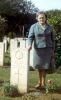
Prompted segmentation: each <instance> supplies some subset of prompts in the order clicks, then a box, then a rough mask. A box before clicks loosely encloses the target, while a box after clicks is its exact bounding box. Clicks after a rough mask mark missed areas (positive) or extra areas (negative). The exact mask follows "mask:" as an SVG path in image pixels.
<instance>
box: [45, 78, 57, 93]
mask: <svg viewBox="0 0 61 100" xmlns="http://www.w3.org/2000/svg"><path fill="white" fill-rule="evenodd" d="M56 89H57V84H56V82H55V81H53V80H52V79H49V80H47V84H46V93H49V92H54V91H55V90H56Z"/></svg>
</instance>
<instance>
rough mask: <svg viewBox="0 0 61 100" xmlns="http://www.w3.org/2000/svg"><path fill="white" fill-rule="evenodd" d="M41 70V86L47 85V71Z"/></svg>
mask: <svg viewBox="0 0 61 100" xmlns="http://www.w3.org/2000/svg"><path fill="white" fill-rule="evenodd" d="M38 72H39V80H40V86H41V87H44V86H45V78H46V71H45V70H44V69H40V70H38Z"/></svg>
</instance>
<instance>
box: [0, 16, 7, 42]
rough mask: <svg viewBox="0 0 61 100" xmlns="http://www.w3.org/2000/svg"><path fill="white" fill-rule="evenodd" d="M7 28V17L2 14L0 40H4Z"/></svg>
mask: <svg viewBox="0 0 61 100" xmlns="http://www.w3.org/2000/svg"><path fill="white" fill-rule="evenodd" d="M6 28H7V24H6V20H5V18H2V17H1V16H0V41H2V39H3V36H4V34H5V31H6Z"/></svg>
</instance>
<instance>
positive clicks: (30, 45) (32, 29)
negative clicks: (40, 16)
mask: <svg viewBox="0 0 61 100" xmlns="http://www.w3.org/2000/svg"><path fill="white" fill-rule="evenodd" d="M33 40H34V25H32V26H31V28H30V30H29V35H28V50H31V48H32V43H33Z"/></svg>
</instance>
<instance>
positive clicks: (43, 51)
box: [33, 48, 52, 69]
mask: <svg viewBox="0 0 61 100" xmlns="http://www.w3.org/2000/svg"><path fill="white" fill-rule="evenodd" d="M51 56H52V48H37V49H34V53H33V66H34V67H35V68H36V69H49V65H50V60H51Z"/></svg>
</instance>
